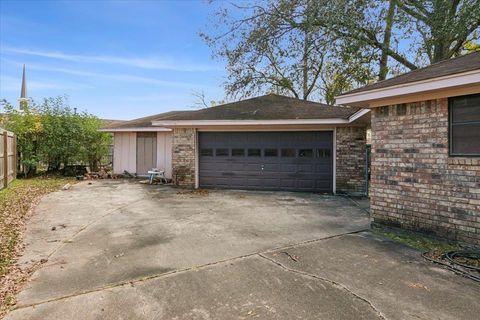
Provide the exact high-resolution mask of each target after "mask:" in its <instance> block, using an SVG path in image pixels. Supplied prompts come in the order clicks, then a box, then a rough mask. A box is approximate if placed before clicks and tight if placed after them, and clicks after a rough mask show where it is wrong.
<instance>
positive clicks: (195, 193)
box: [177, 189, 210, 197]
mask: <svg viewBox="0 0 480 320" xmlns="http://www.w3.org/2000/svg"><path fill="white" fill-rule="evenodd" d="M177 194H179V195H187V196H201V197H207V196H208V195H209V194H210V192H209V191H208V190H206V189H194V190H181V191H178V192H177Z"/></svg>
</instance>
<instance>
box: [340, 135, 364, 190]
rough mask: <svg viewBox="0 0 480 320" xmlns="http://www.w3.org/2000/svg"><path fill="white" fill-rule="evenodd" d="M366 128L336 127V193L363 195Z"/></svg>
mask: <svg viewBox="0 0 480 320" xmlns="http://www.w3.org/2000/svg"><path fill="white" fill-rule="evenodd" d="M366 139H367V128H366V127H337V133H336V152H337V164H336V167H337V172H336V185H337V188H336V189H337V193H344V192H347V193H364V192H365V191H366V190H365V178H366V177H365V176H366V175H365V157H366V143H367V141H366Z"/></svg>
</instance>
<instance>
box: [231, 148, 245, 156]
mask: <svg viewBox="0 0 480 320" xmlns="http://www.w3.org/2000/svg"><path fill="white" fill-rule="evenodd" d="M232 157H245V149H232Z"/></svg>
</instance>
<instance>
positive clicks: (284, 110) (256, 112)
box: [155, 94, 360, 121]
mask: <svg viewBox="0 0 480 320" xmlns="http://www.w3.org/2000/svg"><path fill="white" fill-rule="evenodd" d="M359 110H360V108H357V107H346V106H345V107H340V106H330V105H326V104H323V103H318V102H312V101H306V100H300V99H296V98H291V97H286V96H281V95H277V94H268V95H264V96H260V97H256V98H251V99H246V100H242V101H237V102H232V103H227V104H223V105H219V106H215V107H211V108H205V109H201V110H197V111H191V112H183V113H176V114H172V115H168V116H163V117H162V118H161V119H155V120H166V121H170V120H171V121H182V120H190V121H191V120H294V119H348V118H349V117H350V116H351V115H353V114H354V113H356V112H357V111H359Z"/></svg>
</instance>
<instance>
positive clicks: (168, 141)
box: [157, 132, 173, 179]
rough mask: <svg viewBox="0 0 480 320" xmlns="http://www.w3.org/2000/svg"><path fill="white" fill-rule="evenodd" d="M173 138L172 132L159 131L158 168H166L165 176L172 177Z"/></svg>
mask: <svg viewBox="0 0 480 320" xmlns="http://www.w3.org/2000/svg"><path fill="white" fill-rule="evenodd" d="M172 138H173V134H172V133H171V132H157V168H158V169H160V170H165V176H166V177H167V178H169V179H171V178H172Z"/></svg>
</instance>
